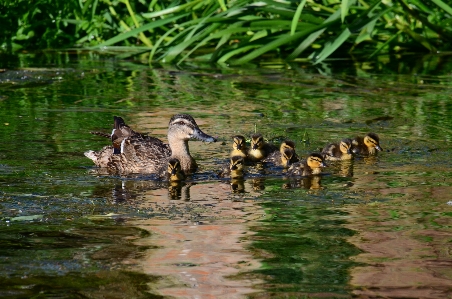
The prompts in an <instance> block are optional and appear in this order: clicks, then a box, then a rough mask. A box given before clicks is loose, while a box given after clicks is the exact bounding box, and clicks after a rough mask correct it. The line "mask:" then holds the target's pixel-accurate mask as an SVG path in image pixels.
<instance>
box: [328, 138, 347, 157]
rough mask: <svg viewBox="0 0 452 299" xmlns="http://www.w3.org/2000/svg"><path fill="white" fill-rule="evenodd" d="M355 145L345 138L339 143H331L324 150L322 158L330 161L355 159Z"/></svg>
mask: <svg viewBox="0 0 452 299" xmlns="http://www.w3.org/2000/svg"><path fill="white" fill-rule="evenodd" d="M352 149H353V145H352V140H351V139H350V138H344V139H342V140H341V141H340V142H339V143H330V144H328V145H327V146H325V148H324V149H323V150H322V156H323V158H324V159H325V160H328V161H341V160H351V159H353V152H352Z"/></svg>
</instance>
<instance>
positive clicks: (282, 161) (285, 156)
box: [264, 140, 300, 168]
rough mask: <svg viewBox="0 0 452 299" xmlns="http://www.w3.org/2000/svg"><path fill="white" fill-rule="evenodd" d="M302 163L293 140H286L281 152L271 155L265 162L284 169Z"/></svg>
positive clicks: (280, 149)
mask: <svg viewBox="0 0 452 299" xmlns="http://www.w3.org/2000/svg"><path fill="white" fill-rule="evenodd" d="M298 161H300V158H299V157H298V155H297V153H296V152H295V143H294V142H293V141H291V140H286V141H284V142H283V143H281V146H280V148H279V151H275V152H273V153H271V154H270V155H269V156H268V157H267V158H266V159H265V160H264V162H271V163H274V164H276V165H278V166H282V167H284V168H289V166H290V165H292V164H293V163H296V162H298Z"/></svg>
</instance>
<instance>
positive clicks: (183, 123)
mask: <svg viewBox="0 0 452 299" xmlns="http://www.w3.org/2000/svg"><path fill="white" fill-rule="evenodd" d="M190 139H198V140H202V141H206V142H214V141H216V139H215V138H213V137H211V136H209V135H207V134H205V133H204V132H202V131H201V130H200V129H199V127H198V125H197V124H196V122H195V120H194V119H193V117H191V116H190V115H188V114H177V115H174V116H173V117H172V118H171V120H170V122H169V125H168V143H169V144H165V143H163V142H162V141H161V140H159V139H157V138H154V137H150V136H146V135H143V134H137V135H134V134H130V136H127V137H125V138H124V139H123V140H122V142H121V153H120V154H112V155H111V156H110V157H109V158H108V162H107V163H106V164H105V163H104V160H105V158H104V156H102V158H103V159H102V163H100V161H97V159H98V158H99V157H100V156H99V155H98V152H92V151H89V152H86V153H85V156H87V157H88V158H90V159H92V160H93V161H94V163H95V164H96V165H98V166H100V167H107V168H108V169H109V171H110V172H112V173H120V174H126V173H155V174H162V173H163V172H165V171H166V170H167V166H168V161H169V160H170V158H176V159H178V160H179V161H180V165H181V168H182V171H183V172H184V173H191V172H194V171H195V170H196V167H197V165H196V162H195V160H194V159H193V157H192V156H191V155H190V151H189V147H188V141H189V140H190ZM103 150H104V149H102V150H101V151H103Z"/></svg>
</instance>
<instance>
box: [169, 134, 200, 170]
mask: <svg viewBox="0 0 452 299" xmlns="http://www.w3.org/2000/svg"><path fill="white" fill-rule="evenodd" d="M168 142H169V145H170V148H171V157H172V158H177V159H179V161H180V164H181V167H182V171H183V172H185V173H190V172H193V171H195V170H196V162H195V160H194V159H193V158H192V156H191V155H190V149H189V148H188V140H180V139H177V138H171V137H170V136H168Z"/></svg>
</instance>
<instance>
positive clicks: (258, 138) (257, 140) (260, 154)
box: [248, 134, 277, 162]
mask: <svg viewBox="0 0 452 299" xmlns="http://www.w3.org/2000/svg"><path fill="white" fill-rule="evenodd" d="M275 151H277V148H276V147H275V146H273V145H271V144H269V143H266V142H265V141H264V137H262V135H261V134H253V135H251V148H250V150H249V151H248V158H249V159H250V160H251V161H254V162H256V161H262V160H264V159H265V158H267V156H268V155H269V154H271V153H273V152H275Z"/></svg>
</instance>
